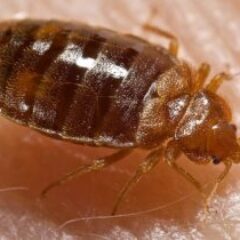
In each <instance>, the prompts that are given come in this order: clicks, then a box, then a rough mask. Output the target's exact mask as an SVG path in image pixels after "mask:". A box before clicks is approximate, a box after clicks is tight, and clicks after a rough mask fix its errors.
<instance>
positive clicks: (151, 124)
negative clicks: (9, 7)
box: [0, 20, 240, 213]
mask: <svg viewBox="0 0 240 240" xmlns="http://www.w3.org/2000/svg"><path fill="white" fill-rule="evenodd" d="M150 29H152V30H154V31H157V32H158V33H159V34H160V35H163V36H165V37H168V38H173V37H172V35H171V34H169V33H167V32H165V31H161V30H156V29H155V28H152V27H150ZM176 50H177V44H176V42H174V39H172V44H171V45H170V48H169V51H168V50H167V49H165V48H163V47H161V46H156V45H153V44H150V43H148V42H146V41H144V40H141V39H139V38H136V37H133V36H131V35H121V34H118V33H115V32H112V31H110V30H106V29H102V28H93V27H89V26H86V25H82V24H70V23H63V22H58V21H35V20H25V21H20V22H4V23H2V24H0V106H1V107H0V108H1V113H2V114H3V115H4V116H5V117H7V118H10V119H12V120H14V121H16V122H19V123H21V124H24V125H26V126H30V127H32V128H34V129H37V130H39V131H40V132H42V133H45V134H48V135H52V136H55V137H59V138H62V139H66V140H71V141H75V142H79V143H82V144H90V145H95V146H107V147H116V148H124V150H122V151H120V152H119V153H116V154H114V155H112V156H109V157H106V158H105V159H102V160H101V161H99V160H96V161H94V162H93V163H92V164H91V165H89V166H85V167H80V168H79V169H76V170H75V171H73V172H72V173H71V174H69V175H67V176H65V177H64V178H63V179H60V180H59V181H57V182H55V183H53V184H52V185H50V186H49V187H48V188H46V189H45V190H44V191H43V194H45V193H46V192H47V191H48V190H49V189H51V188H52V187H54V186H56V185H59V184H62V183H63V182H65V181H67V180H69V179H72V177H73V176H78V175H79V174H82V173H84V172H89V171H93V170H98V169H101V168H103V167H105V166H108V165H109V164H111V163H113V162H115V161H117V160H118V159H121V158H122V157H124V156H125V155H126V154H128V153H129V148H136V147H142V148H149V149H152V152H151V153H150V154H149V156H148V157H147V158H146V160H145V162H144V163H143V164H142V165H141V166H140V168H139V169H138V170H137V172H136V174H135V176H134V177H133V178H132V180H131V181H130V182H129V183H128V184H127V185H126V187H125V188H124V189H123V190H122V192H121V194H120V196H119V198H118V202H117V204H116V205H115V208H114V211H113V213H115V211H116V209H117V206H118V204H119V202H120V201H121V199H122V197H123V196H124V194H125V193H126V191H127V190H128V188H129V186H130V185H131V184H132V183H133V182H137V181H138V179H140V178H141V176H142V175H143V174H144V173H146V172H148V171H150V170H151V169H152V168H153V167H154V166H155V165H156V164H157V162H158V161H159V159H160V158H161V156H164V157H165V159H166V161H167V162H168V164H169V165H170V166H171V167H173V168H174V169H175V170H177V171H178V172H179V173H180V174H182V175H183V176H184V177H185V178H186V179H188V180H189V181H190V182H191V183H193V184H194V185H195V187H196V188H198V190H200V191H202V189H201V188H200V184H199V183H197V181H196V180H195V179H194V178H193V177H192V176H191V175H190V174H189V173H187V172H186V171H185V170H182V169H181V168H180V167H178V166H177V165H176V163H175V160H176V159H177V158H178V156H179V154H180V153H181V152H183V153H185V154H186V155H187V156H188V157H189V159H191V160H193V161H195V162H198V163H207V162H209V161H210V160H213V162H214V163H219V162H223V163H224V164H225V166H226V169H225V171H224V172H223V173H222V174H221V175H220V176H219V177H218V179H217V182H216V187H217V185H218V184H219V183H220V182H221V181H222V179H223V178H224V176H225V175H226V174H227V172H228V171H229V169H230V167H231V163H232V162H238V161H239V159H240V157H239V155H240V148H239V145H238V143H237V138H236V129H235V127H234V126H233V125H232V124H231V123H230V121H231V111H230V109H229V107H228V105H227V104H226V102H225V101H224V100H223V99H222V98H220V97H219V96H218V95H217V94H216V90H217V88H218V86H219V85H220V82H221V81H222V80H223V79H224V78H226V74H220V75H217V76H216V77H215V78H213V79H212V81H211V82H210V84H209V85H208V86H207V87H206V88H204V86H203V83H204V81H205V79H206V77H207V75H208V70H209V66H208V65H207V64H203V65H202V66H201V67H200V69H199V70H198V71H193V70H192V69H190V68H189V66H188V65H187V64H185V63H183V62H182V61H180V60H178V58H177V57H176V56H174V53H176ZM166 140H169V141H168V142H167V145H166V147H165V151H163V148H164V147H163V143H164V142H166ZM216 187H215V188H216ZM215 188H214V189H215Z"/></svg>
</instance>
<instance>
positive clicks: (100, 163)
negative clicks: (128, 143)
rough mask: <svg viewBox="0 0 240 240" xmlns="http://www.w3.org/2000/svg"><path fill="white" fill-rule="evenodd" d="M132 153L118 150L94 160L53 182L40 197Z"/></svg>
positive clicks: (126, 150) (128, 150)
mask: <svg viewBox="0 0 240 240" xmlns="http://www.w3.org/2000/svg"><path fill="white" fill-rule="evenodd" d="M131 152H132V149H124V150H120V151H118V152H116V153H114V154H112V155H110V156H107V157H104V158H100V159H97V160H94V161H93V162H92V163H91V164H86V165H82V166H80V167H78V168H76V169H74V170H73V171H72V172H70V173H68V174H66V175H65V176H63V177H62V178H60V179H58V180H56V181H55V182H53V183H51V184H50V185H48V186H47V187H46V188H45V189H44V190H43V191H42V193H41V197H44V196H46V194H47V193H48V192H49V191H50V190H52V189H53V188H55V187H57V186H60V185H63V184H65V183H66V182H69V181H71V180H73V179H75V178H77V177H79V176H80V175H82V174H85V173H89V172H93V171H97V170H100V169H102V168H104V167H107V166H109V165H111V164H113V163H115V162H117V161H119V160H121V159H122V158H124V157H126V156H127V155H129V154H130V153H131Z"/></svg>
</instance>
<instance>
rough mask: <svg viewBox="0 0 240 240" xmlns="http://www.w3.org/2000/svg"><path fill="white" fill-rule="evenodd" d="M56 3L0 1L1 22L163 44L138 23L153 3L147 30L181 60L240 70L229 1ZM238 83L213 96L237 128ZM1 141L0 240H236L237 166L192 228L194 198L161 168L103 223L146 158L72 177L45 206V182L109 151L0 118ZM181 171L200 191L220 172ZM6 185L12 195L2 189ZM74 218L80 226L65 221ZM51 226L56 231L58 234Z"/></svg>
mask: <svg viewBox="0 0 240 240" xmlns="http://www.w3.org/2000/svg"><path fill="white" fill-rule="evenodd" d="M59 2H60V1H57V0H56V1H43V0H42V1H40V0H39V1H34V3H33V1H30V0H29V1H27V0H25V1H11V2H9V1H3V0H2V1H1V2H0V3H1V11H2V12H1V18H2V19H6V18H11V17H13V16H14V15H16V14H17V16H23V15H24V14H25V15H27V16H29V17H36V18H43V17H44V18H61V19H67V20H69V19H73V20H78V21H84V22H88V23H91V24H97V25H101V26H105V27H108V28H112V29H114V30H119V31H122V32H126V31H127V32H133V33H135V34H138V35H139V36H144V37H147V38H148V39H150V40H152V41H154V42H161V43H164V44H165V43H166V44H167V41H162V39H159V38H158V37H156V35H154V34H147V33H146V32H144V31H143V30H142V29H141V23H143V22H144V21H145V20H146V19H148V15H149V13H150V9H151V6H152V5H150V3H153V4H155V6H156V8H157V9H158V11H159V14H158V16H157V17H156V18H154V19H153V20H152V24H154V26H160V27H162V28H166V29H168V30H170V31H172V32H174V34H175V35H176V36H178V37H179V39H180V46H181V48H180V53H179V55H180V56H181V57H183V58H186V59H187V60H188V61H189V62H190V63H192V64H193V65H194V66H198V65H199V64H200V63H201V62H202V61H208V62H209V63H210V64H211V65H212V72H213V74H215V73H217V72H219V71H223V70H227V69H228V66H229V67H230V70H231V72H233V73H236V72H239V71H240V67H239V66H240V58H239V56H240V42H239V41H240V40H239V38H238V32H239V29H240V24H239V21H240V17H239V14H238V13H239V10H240V6H239V5H237V3H236V5H234V2H235V1H231V3H227V2H226V1H224V0H222V1H219V0H211V1H206V2H207V3H205V4H204V3H200V1H194V0H184V1H183V0H174V1H168V0H161V1H159V0H158V1H157V0H156V1H143V0H142V1H137V0H136V1H131V3H129V2H130V1H124V0H122V1H113V0H112V1H110V0H109V1H103V0H99V1H97V0H94V1H86V0H81V1H80V0H78V1H77V0H74V1H71V4H69V1H61V2H62V3H61V4H60V3H59ZM170 2H171V3H170ZM202 2H203V1H202ZM204 2H205V1H204ZM229 2H230V1H229ZM236 2H237V1H236ZM104 3H105V4H104ZM104 9H105V11H104ZM238 78H239V76H238V77H236V79H235V80H233V81H232V82H231V83H226V84H224V85H223V86H222V88H221V90H220V93H221V94H222V95H224V96H225V97H226V98H227V99H228V101H229V102H230V103H231V106H232V107H233V112H234V117H235V122H236V124H237V126H238V127H240V123H239V115H238V114H239V108H238V107H237V106H238V105H239V104H238V102H239V101H240V97H239V93H238V92H239V87H240V83H238ZM0 139H1V140H0V141H1V149H0V159H1V161H0V187H1V189H2V190H1V191H0V214H1V218H0V236H1V237H2V236H3V237H5V238H6V239H41V237H42V239H136V238H139V239H179V238H180V237H182V238H183V239H192V238H194V239H231V238H232V239H238V236H239V230H238V228H239V221H240V207H239V203H240V198H239V194H240V187H239V181H238V178H239V177H238V176H239V174H240V167H239V166H237V165H234V166H233V168H232V170H231V173H230V174H229V175H228V177H227V178H226V179H225V181H224V183H223V184H222V185H221V187H220V189H219V191H218V194H219V195H217V196H215V198H214V201H213V208H212V210H211V212H212V213H215V215H214V214H213V215H210V216H209V219H207V221H208V222H206V221H205V222H204V221H202V220H201V219H202V218H201V214H200V212H201V211H203V207H204V204H203V200H202V198H201V196H200V194H199V193H198V192H197V191H196V190H195V189H194V188H193V186H192V185H191V184H190V183H188V182H187V181H186V180H185V179H183V178H182V177H181V176H179V175H177V174H176V173H175V172H174V171H173V170H172V169H170V168H169V167H168V166H167V164H166V163H163V162H160V163H159V165H158V166H157V167H156V168H155V169H154V170H153V171H152V172H151V173H150V174H148V175H147V176H146V177H145V178H144V179H142V180H141V182H139V184H138V185H137V186H136V187H135V188H133V189H132V190H131V191H130V192H129V194H128V196H127V198H126V199H125V200H124V202H123V203H122V204H121V206H120V209H119V212H118V214H121V216H116V217H114V218H111V217H108V215H109V214H110V212H111V211H112V207H113V204H114V200H115V199H116V197H117V195H118V193H119V191H120V189H121V187H122V186H123V185H124V184H125V183H126V181H127V180H128V179H129V178H130V177H131V176H132V175H133V173H134V171H135V169H136V167H137V165H138V164H139V163H140V162H141V160H142V159H143V157H144V156H145V155H146V153H145V152H143V151H137V150H136V151H135V152H134V153H133V154H132V155H131V156H130V157H128V158H126V159H124V160H122V161H120V162H118V163H116V164H114V165H113V166H111V167H109V168H107V169H105V170H103V171H101V172H97V173H91V174H88V175H85V176H81V177H80V178H78V179H77V180H74V181H73V182H70V183H68V184H66V185H65V186H62V187H60V188H57V189H54V190H53V191H52V192H50V193H49V194H48V196H47V198H46V199H45V200H44V201H39V200H37V197H38V196H39V193H40V192H41V190H42V189H43V188H44V187H45V186H46V185H48V184H49V183H50V182H52V181H53V180H55V179H57V178H59V177H60V176H62V175H63V174H65V173H67V172H69V171H71V170H73V169H74V167H77V166H79V164H80V163H89V162H91V159H94V158H96V157H99V156H104V155H106V154H109V153H112V152H113V151H112V150H108V149H103V148H98V149H96V148H90V147H83V146H78V145H74V144H71V143H67V142H61V141H57V140H54V139H50V138H48V137H46V136H42V135H40V134H39V133H37V132H34V131H32V130H29V129H27V128H23V127H20V126H18V125H16V124H13V123H11V122H9V121H8V120H5V119H3V118H1V119H0ZM223 141H224V140H223ZM180 164H181V166H182V167H184V168H186V169H188V171H189V172H191V173H192V175H194V176H195V177H196V178H197V179H198V180H199V181H200V182H201V183H202V184H203V185H204V184H210V185H211V183H212V182H213V180H214V179H215V176H217V175H218V174H219V173H220V172H221V171H222V169H223V166H221V165H220V166H212V165H207V166H198V165H194V164H192V163H190V162H189V161H188V160H187V159H181V161H180ZM11 187H20V188H15V190H14V189H12V191H10V190H11V189H9V188H11ZM4 189H5V190H4ZM206 190H207V189H206ZM216 211H217V212H216ZM126 214H131V215H129V216H127V215H126ZM99 216H100V217H99ZM76 218H81V219H78V221H77V220H74V219H76ZM69 220H72V221H70V222H69ZM67 221H68V222H67ZM64 223H65V224H64ZM62 224H64V225H62ZM60 225H61V230H59V229H58V228H59V226H60ZM30 227H31V228H30ZM67 237H68V238H67Z"/></svg>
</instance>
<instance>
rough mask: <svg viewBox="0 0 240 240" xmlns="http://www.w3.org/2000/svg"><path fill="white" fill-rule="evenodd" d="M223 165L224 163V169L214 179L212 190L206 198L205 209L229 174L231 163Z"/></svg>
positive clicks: (227, 161)
mask: <svg viewBox="0 0 240 240" xmlns="http://www.w3.org/2000/svg"><path fill="white" fill-rule="evenodd" d="M223 163H224V166H225V168H224V170H223V172H222V173H221V174H220V175H219V176H218V178H217V179H216V181H215V184H214V185H213V188H212V190H211V191H210V193H209V194H208V196H207V200H206V207H207V208H208V206H209V203H210V201H211V199H212V198H213V196H214V195H215V193H216V191H217V189H218V187H219V185H220V184H221V182H222V181H223V180H224V178H225V177H226V176H227V175H228V173H229V171H230V169H231V167H232V161H231V160H226V161H224V162H223Z"/></svg>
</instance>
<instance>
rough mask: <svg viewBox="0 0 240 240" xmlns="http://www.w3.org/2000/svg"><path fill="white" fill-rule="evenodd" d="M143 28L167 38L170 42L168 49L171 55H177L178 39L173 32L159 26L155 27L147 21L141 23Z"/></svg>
mask: <svg viewBox="0 0 240 240" xmlns="http://www.w3.org/2000/svg"><path fill="white" fill-rule="evenodd" d="M143 29H144V30H146V31H150V32H153V33H155V34H157V35H159V36H161V37H164V38H167V39H169V40H170V43H169V47H168V50H169V52H170V53H171V54H172V55H174V56H177V54H178V50H179V42H178V39H177V38H176V37H175V36H174V35H173V34H171V33H170V32H167V31H165V30H162V29H160V28H157V27H155V26H152V25H150V24H148V23H145V24H144V25H143Z"/></svg>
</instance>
